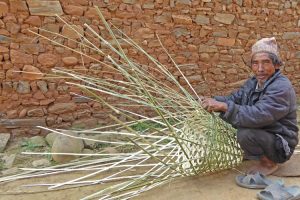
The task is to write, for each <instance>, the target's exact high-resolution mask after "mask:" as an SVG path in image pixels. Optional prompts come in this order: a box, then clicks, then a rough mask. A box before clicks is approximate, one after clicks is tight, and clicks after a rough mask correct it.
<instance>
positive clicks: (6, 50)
mask: <svg viewBox="0 0 300 200" xmlns="http://www.w3.org/2000/svg"><path fill="white" fill-rule="evenodd" d="M0 3H1V2H0ZM8 52H9V49H8V48H7V47H4V46H0V53H8Z"/></svg>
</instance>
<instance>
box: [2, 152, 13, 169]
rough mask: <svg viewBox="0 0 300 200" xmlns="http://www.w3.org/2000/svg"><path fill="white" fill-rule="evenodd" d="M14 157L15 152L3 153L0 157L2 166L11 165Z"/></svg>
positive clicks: (7, 167)
mask: <svg viewBox="0 0 300 200" xmlns="http://www.w3.org/2000/svg"><path fill="white" fill-rule="evenodd" d="M15 159H16V154H10V155H4V156H3V157H2V161H3V163H4V164H3V167H4V168H6V169H9V168H11V167H12V166H13V164H14V162H15Z"/></svg>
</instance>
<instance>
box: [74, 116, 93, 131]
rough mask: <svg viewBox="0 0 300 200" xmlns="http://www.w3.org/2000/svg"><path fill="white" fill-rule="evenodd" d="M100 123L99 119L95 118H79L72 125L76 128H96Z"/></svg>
mask: <svg viewBox="0 0 300 200" xmlns="http://www.w3.org/2000/svg"><path fill="white" fill-rule="evenodd" d="M97 124H98V120H97V119H95V118H86V119H79V120H76V121H74V122H73V123H72V127H73V128H75V129H84V128H94V127H96V126H97Z"/></svg>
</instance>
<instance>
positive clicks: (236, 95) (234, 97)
mask: <svg viewBox="0 0 300 200" xmlns="http://www.w3.org/2000/svg"><path fill="white" fill-rule="evenodd" d="M248 85H249V84H248V82H246V83H245V84H244V85H243V86H242V87H241V88H240V89H238V90H237V91H235V92H233V93H231V94H230V95H229V96H214V99H215V100H217V101H221V102H225V103H227V102H228V101H232V102H234V103H236V104H241V103H242V98H243V95H244V92H245V88H247V87H248Z"/></svg>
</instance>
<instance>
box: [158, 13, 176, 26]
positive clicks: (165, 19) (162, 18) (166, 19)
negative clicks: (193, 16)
mask: <svg viewBox="0 0 300 200" xmlns="http://www.w3.org/2000/svg"><path fill="white" fill-rule="evenodd" d="M171 21H172V15H171V13H163V14H162V15H159V16H154V22H155V23H161V24H165V23H170V22H171Z"/></svg>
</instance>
